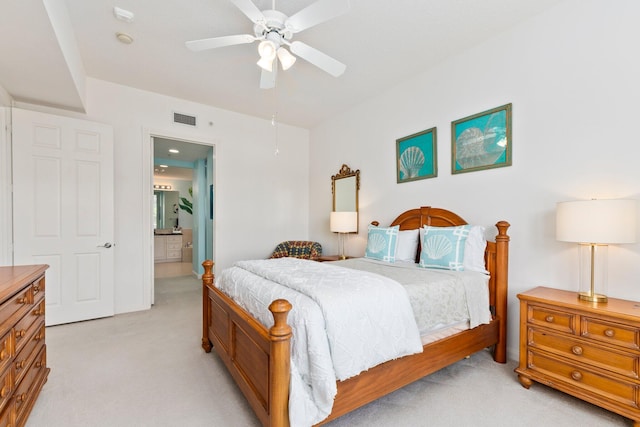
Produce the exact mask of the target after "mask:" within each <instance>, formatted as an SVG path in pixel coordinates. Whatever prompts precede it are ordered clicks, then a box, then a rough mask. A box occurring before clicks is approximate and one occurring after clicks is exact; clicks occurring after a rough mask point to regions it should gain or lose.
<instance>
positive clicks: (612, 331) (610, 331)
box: [604, 329, 616, 338]
mask: <svg viewBox="0 0 640 427" xmlns="http://www.w3.org/2000/svg"><path fill="white" fill-rule="evenodd" d="M604 334H605V335H606V336H608V337H609V338H613V336H614V335H615V334H616V333H615V331H614V330H613V329H605V330H604Z"/></svg>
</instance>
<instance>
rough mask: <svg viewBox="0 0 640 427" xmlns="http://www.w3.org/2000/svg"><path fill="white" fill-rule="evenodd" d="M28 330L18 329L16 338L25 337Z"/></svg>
mask: <svg viewBox="0 0 640 427" xmlns="http://www.w3.org/2000/svg"><path fill="white" fill-rule="evenodd" d="M26 333H27V331H26V330H25V329H23V330H21V331H16V339H17V340H19V339H20V338H22V337H24V334H26Z"/></svg>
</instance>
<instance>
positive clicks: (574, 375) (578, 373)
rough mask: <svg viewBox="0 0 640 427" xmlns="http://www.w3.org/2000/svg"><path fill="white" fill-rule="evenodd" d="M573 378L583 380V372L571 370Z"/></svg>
mask: <svg viewBox="0 0 640 427" xmlns="http://www.w3.org/2000/svg"><path fill="white" fill-rule="evenodd" d="M571 378H573V379H574V380H576V381H581V380H582V374H581V373H580V372H578V371H573V372H571Z"/></svg>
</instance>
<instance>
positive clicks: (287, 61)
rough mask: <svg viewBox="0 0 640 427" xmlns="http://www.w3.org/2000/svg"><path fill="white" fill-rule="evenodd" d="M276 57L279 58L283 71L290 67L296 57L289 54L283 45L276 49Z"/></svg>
mask: <svg viewBox="0 0 640 427" xmlns="http://www.w3.org/2000/svg"><path fill="white" fill-rule="evenodd" d="M278 59H279V60H280V64H282V69H283V70H285V71H286V70H288V69H289V68H291V66H292V65H293V64H295V62H296V57H295V56H293V55H291V54H290V53H289V51H288V50H287V49H285V48H283V47H281V48H279V49H278Z"/></svg>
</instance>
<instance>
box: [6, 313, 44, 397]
mask: <svg viewBox="0 0 640 427" xmlns="http://www.w3.org/2000/svg"><path fill="white" fill-rule="evenodd" d="M43 345H44V322H41V323H40V324H37V325H35V327H34V328H32V329H30V330H29V336H28V337H27V338H26V341H25V345H24V348H23V349H22V350H21V351H20V353H18V354H17V355H16V357H15V360H14V362H13V366H14V368H15V384H16V386H17V385H18V384H20V381H22V379H23V377H24V376H25V374H26V371H27V369H28V367H29V366H30V365H31V363H32V362H33V360H34V359H35V357H36V354H37V353H38V352H39V351H40V348H41V347H42V346H43Z"/></svg>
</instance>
